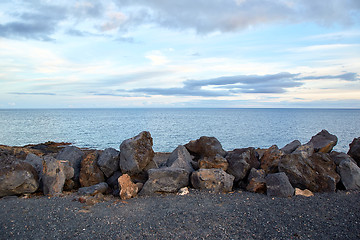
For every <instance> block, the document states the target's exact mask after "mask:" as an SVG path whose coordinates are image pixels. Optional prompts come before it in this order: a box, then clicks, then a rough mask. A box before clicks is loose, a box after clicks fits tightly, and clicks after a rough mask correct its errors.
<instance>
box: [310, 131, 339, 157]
mask: <svg viewBox="0 0 360 240" xmlns="http://www.w3.org/2000/svg"><path fill="white" fill-rule="evenodd" d="M337 141H338V138H337V137H336V136H335V135H333V134H330V133H329V132H328V131H326V130H325V129H324V130H322V131H321V132H319V133H318V134H316V135H315V136H313V137H312V138H311V140H310V142H309V143H312V144H313V146H314V151H315V152H321V153H329V152H331V150H332V149H333V147H334V146H335V145H336V144H337Z"/></svg>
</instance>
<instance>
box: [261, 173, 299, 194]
mask: <svg viewBox="0 0 360 240" xmlns="http://www.w3.org/2000/svg"><path fill="white" fill-rule="evenodd" d="M265 180H266V194H267V195H268V196H270V197H291V196H293V195H294V191H295V190H294V188H293V187H292V186H291V184H290V182H289V179H288V177H287V176H286V174H285V173H283V172H280V173H271V174H268V175H267V176H266V178H265Z"/></svg>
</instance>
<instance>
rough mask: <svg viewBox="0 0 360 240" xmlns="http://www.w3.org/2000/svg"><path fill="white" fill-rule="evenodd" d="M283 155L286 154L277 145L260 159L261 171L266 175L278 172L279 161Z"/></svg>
mask: <svg viewBox="0 0 360 240" xmlns="http://www.w3.org/2000/svg"><path fill="white" fill-rule="evenodd" d="M283 155H284V153H283V152H282V151H281V150H280V149H279V148H278V147H277V146H276V145H273V146H271V147H270V148H269V149H268V150H266V151H265V153H264V155H263V156H262V157H261V159H260V163H261V165H260V167H261V169H264V171H265V172H266V173H276V172H278V165H279V161H280V158H281V156H283Z"/></svg>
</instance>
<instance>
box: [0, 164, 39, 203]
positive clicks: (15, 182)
mask: <svg viewBox="0 0 360 240" xmlns="http://www.w3.org/2000/svg"><path fill="white" fill-rule="evenodd" d="M38 187H39V182H38V175H37V173H36V170H35V169H34V167H33V166H32V165H31V164H29V163H27V162H23V161H19V160H17V159H15V158H6V159H4V158H2V159H1V161H0V197H3V196H10V195H19V194H26V193H33V192H35V191H36V190H37V189H38Z"/></svg>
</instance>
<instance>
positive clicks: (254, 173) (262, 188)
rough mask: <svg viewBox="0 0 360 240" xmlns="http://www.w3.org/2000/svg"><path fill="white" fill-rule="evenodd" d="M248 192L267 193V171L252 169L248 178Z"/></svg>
mask: <svg viewBox="0 0 360 240" xmlns="http://www.w3.org/2000/svg"><path fill="white" fill-rule="evenodd" d="M248 182H249V183H248V185H247V186H246V190H247V191H249V192H255V193H266V181H265V171H264V170H263V169H255V168H252V169H251V170H250V173H249V177H248Z"/></svg>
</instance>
